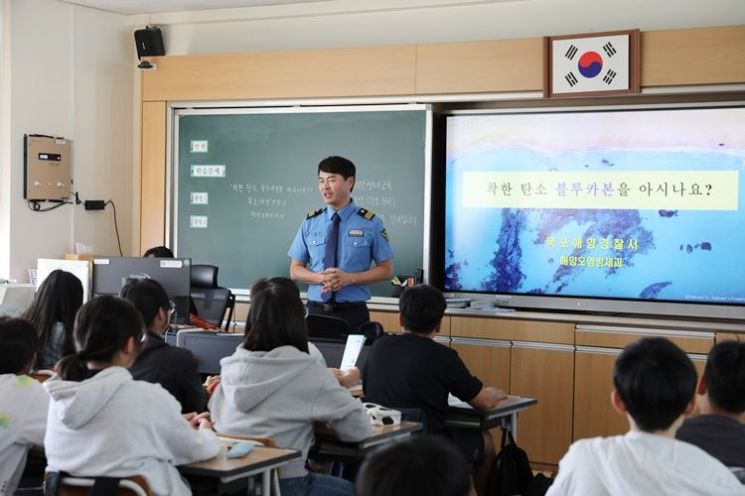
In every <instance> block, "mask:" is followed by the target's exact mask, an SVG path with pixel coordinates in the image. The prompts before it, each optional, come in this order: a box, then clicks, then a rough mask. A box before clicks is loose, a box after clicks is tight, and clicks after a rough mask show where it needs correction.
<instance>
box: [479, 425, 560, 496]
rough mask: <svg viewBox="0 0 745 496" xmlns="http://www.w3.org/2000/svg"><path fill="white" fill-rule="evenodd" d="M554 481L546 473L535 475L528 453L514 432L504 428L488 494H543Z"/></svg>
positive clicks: (529, 495) (534, 495)
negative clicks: (516, 439) (521, 446)
mask: <svg viewBox="0 0 745 496" xmlns="http://www.w3.org/2000/svg"><path fill="white" fill-rule="evenodd" d="M508 440H509V443H508V442H507V441H508ZM552 482H553V480H552V479H549V478H548V477H545V476H544V475H540V474H539V475H537V476H534V475H533V471H532V470H531V469H530V461H529V460H528V454H527V453H525V451H524V450H523V449H521V448H520V447H519V446H518V445H517V443H515V438H514V437H513V436H512V432H511V431H510V430H509V429H504V430H503V431H502V443H501V448H500V451H499V453H498V454H497V457H496V459H495V460H494V465H493V466H492V469H491V473H490V474H489V485H488V488H487V489H488V490H487V494H488V495H489V496H513V495H522V496H542V495H544V494H546V491H548V488H549V486H550V485H551V483H552Z"/></svg>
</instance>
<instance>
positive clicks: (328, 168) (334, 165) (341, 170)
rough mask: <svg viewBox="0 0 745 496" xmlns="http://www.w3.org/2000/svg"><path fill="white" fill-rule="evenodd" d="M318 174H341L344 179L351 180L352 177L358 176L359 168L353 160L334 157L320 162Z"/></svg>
mask: <svg viewBox="0 0 745 496" xmlns="http://www.w3.org/2000/svg"><path fill="white" fill-rule="evenodd" d="M318 172H319V173H320V172H326V173H328V174H340V175H341V176H342V177H343V178H344V179H349V178H350V177H355V176H356V175H357V168H356V167H355V166H354V164H353V163H352V161H351V160H349V159H347V158H344V157H339V156H337V155H332V156H331V157H326V158H324V159H323V160H321V161H320V162H319V164H318Z"/></svg>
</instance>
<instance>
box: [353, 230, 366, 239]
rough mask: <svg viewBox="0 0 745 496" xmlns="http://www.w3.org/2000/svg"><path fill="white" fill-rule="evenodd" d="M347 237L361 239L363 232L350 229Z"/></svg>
mask: <svg viewBox="0 0 745 496" xmlns="http://www.w3.org/2000/svg"><path fill="white" fill-rule="evenodd" d="M349 235H350V236H355V237H357V238H361V237H362V236H364V235H365V231H363V230H362V229H350V230H349Z"/></svg>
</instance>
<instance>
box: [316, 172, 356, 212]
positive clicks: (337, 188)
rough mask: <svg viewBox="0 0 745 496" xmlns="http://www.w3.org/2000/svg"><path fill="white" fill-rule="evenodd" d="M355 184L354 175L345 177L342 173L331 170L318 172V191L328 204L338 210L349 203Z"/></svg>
mask: <svg viewBox="0 0 745 496" xmlns="http://www.w3.org/2000/svg"><path fill="white" fill-rule="evenodd" d="M353 186H354V177H348V178H347V179H344V177H343V176H342V175H341V174H334V173H331V172H323V171H321V172H319V173H318V191H319V192H320V193H321V197H322V198H323V201H324V202H325V203H326V205H329V206H330V207H332V208H334V209H335V210H338V209H340V208H342V207H344V206H345V205H346V204H347V203H349V198H350V195H351V193H352V187H353Z"/></svg>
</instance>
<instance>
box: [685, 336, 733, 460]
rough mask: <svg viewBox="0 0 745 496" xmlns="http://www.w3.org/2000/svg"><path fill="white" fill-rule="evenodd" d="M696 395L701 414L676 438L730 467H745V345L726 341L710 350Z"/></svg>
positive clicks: (688, 422) (687, 421)
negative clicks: (743, 419) (744, 419)
mask: <svg viewBox="0 0 745 496" xmlns="http://www.w3.org/2000/svg"><path fill="white" fill-rule="evenodd" d="M697 392H698V394H699V395H701V396H699V403H698V404H699V410H700V411H701V415H699V416H698V417H694V418H690V419H688V420H686V421H685V422H683V425H682V426H681V428H680V429H678V432H677V434H676V435H675V437H676V438H677V439H680V440H681V441H685V442H687V443H691V444H694V445H696V446H698V447H699V448H701V449H702V450H704V451H706V452H707V453H709V454H710V455H711V456H713V457H714V458H716V459H717V460H719V461H720V462H722V463H723V464H725V465H727V466H728V467H745V425H743V424H742V423H741V422H740V417H741V416H742V414H743V413H745V343H738V342H737V341H725V342H723V343H719V344H717V345H715V346H714V347H713V348H712V349H711V351H710V352H709V357H708V358H707V360H706V368H705V369H704V374H703V375H702V376H701V379H700V380H699V382H698V387H697Z"/></svg>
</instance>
